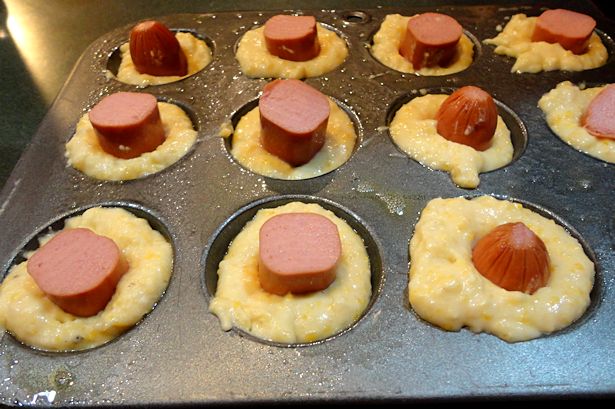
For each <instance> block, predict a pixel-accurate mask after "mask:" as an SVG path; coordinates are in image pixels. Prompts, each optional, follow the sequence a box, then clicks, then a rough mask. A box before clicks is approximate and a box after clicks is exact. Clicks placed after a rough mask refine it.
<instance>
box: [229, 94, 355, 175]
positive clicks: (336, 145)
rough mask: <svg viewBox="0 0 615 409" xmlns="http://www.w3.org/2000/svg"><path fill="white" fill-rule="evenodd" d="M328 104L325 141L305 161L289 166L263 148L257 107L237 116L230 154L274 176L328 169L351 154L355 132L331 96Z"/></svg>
mask: <svg viewBox="0 0 615 409" xmlns="http://www.w3.org/2000/svg"><path fill="white" fill-rule="evenodd" d="M329 107H330V109H331V113H330V115H329V122H328V123H327V136H326V137H325V144H324V146H323V147H322V148H321V149H320V151H318V153H317V154H316V155H315V156H314V157H313V158H312V160H310V161H309V162H308V163H306V164H305V165H302V166H297V167H292V166H291V165H289V164H288V163H287V162H285V161H284V160H282V159H280V158H278V157H277V156H275V155H273V154H271V153H269V152H268V151H267V150H265V148H263V146H262V144H261V138H260V133H261V122H260V116H259V110H258V107H256V108H254V109H253V110H251V111H250V112H248V113H247V114H245V115H244V116H243V117H242V118H241V119H240V120H239V123H238V124H237V128H236V129H235V133H234V134H233V139H232V145H233V146H232V149H231V154H232V155H233V157H234V158H235V159H236V160H237V161H238V162H239V163H240V164H241V165H243V166H245V167H246V168H248V169H250V170H252V171H253V172H256V173H258V174H260V175H263V176H267V177H271V178H275V179H287V180H298V179H308V178H312V177H315V176H319V175H322V174H325V173H328V172H331V171H332V170H334V169H337V168H338V167H340V166H341V165H343V164H344V163H345V162H346V161H347V160H348V158H350V155H351V154H352V151H353V149H354V145H355V143H356V139H357V135H356V133H355V131H354V126H353V124H352V121H351V120H350V118H349V117H348V114H346V112H344V110H342V109H341V108H340V107H339V106H337V104H336V103H335V102H334V101H332V100H329ZM221 134H222V133H221Z"/></svg>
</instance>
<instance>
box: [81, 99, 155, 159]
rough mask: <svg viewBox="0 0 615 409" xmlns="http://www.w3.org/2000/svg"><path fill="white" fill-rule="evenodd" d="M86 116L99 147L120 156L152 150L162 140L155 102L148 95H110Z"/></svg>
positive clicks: (130, 155)
mask: <svg viewBox="0 0 615 409" xmlns="http://www.w3.org/2000/svg"><path fill="white" fill-rule="evenodd" d="M89 119H90V122H91V123H92V126H93V127H94V131H95V132H96V136H97V137H98V142H99V144H100V146H101V148H102V149H103V150H104V151H105V152H107V153H109V154H111V155H113V156H116V157H118V158H121V159H131V158H136V157H138V156H140V155H142V154H143V153H145V152H151V151H154V150H156V148H157V147H158V146H159V145H160V144H162V143H163V142H164V139H165V135H164V127H163V125H162V121H161V119H160V111H159V110H158V101H157V100H156V97H155V96H153V95H151V94H146V93H140V92H117V93H115V94H111V95H109V96H107V97H105V98H103V99H102V100H101V101H100V102H99V103H98V104H96V106H94V108H92V110H91V111H90V113H89Z"/></svg>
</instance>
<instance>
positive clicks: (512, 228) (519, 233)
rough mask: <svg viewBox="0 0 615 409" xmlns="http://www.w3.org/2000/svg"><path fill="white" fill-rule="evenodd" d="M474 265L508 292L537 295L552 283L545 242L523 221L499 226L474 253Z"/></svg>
mask: <svg viewBox="0 0 615 409" xmlns="http://www.w3.org/2000/svg"><path fill="white" fill-rule="evenodd" d="M472 262H473V263H474V266H475V267H476V269H477V270H478V272H479V273H481V274H482V275H483V276H484V277H485V278H487V279H488V280H489V281H491V282H492V283H494V284H495V285H497V286H499V287H501V288H504V289H505V290H508V291H521V292H525V293H528V294H533V293H534V292H535V291H536V290H538V289H539V288H541V287H544V286H545V285H547V282H548V281H549V276H550V272H549V254H548V253H547V247H546V246H545V244H544V242H543V241H542V240H541V239H540V237H538V236H537V235H536V234H535V233H534V232H533V231H532V230H530V229H529V228H528V227H527V226H526V225H525V224H523V223H521V222H516V223H506V224H502V225H499V226H497V227H496V228H495V229H493V230H491V231H490V232H489V233H488V234H487V235H486V236H484V237H482V238H481V239H480V240H479V241H478V242H477V243H476V246H474V249H473V250H472Z"/></svg>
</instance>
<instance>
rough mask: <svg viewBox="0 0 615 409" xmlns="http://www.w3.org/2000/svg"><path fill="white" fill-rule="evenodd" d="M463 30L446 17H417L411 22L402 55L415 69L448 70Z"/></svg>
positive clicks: (439, 15)
mask: <svg viewBox="0 0 615 409" xmlns="http://www.w3.org/2000/svg"><path fill="white" fill-rule="evenodd" d="M462 31H463V29H462V27H461V24H459V23H458V22H457V20H455V19H454V18H452V17H450V16H447V15H446V14H440V13H423V14H418V15H416V16H414V17H411V18H410V20H408V26H407V28H406V33H405V35H404V38H403V40H402V42H401V45H400V48H399V53H400V54H401V55H403V56H404V57H405V58H406V59H407V60H408V61H410V63H412V66H413V67H414V69H415V70H420V69H421V68H423V67H433V66H441V67H445V66H447V65H448V64H449V63H450V62H451V60H452V59H453V57H454V56H455V53H456V49H457V43H458V42H459V39H460V38H461V34H462Z"/></svg>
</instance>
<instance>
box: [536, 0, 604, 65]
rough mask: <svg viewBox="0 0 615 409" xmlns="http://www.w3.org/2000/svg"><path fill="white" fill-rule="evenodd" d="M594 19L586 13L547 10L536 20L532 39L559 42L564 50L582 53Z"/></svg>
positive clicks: (592, 27) (587, 41) (594, 22)
mask: <svg viewBox="0 0 615 409" xmlns="http://www.w3.org/2000/svg"><path fill="white" fill-rule="evenodd" d="M594 28H596V20H594V19H593V18H591V17H590V16H588V15H585V14H581V13H577V12H575V11H570V10H565V9H554V10H547V11H545V12H544V13H542V14H541V15H540V16H539V17H538V20H537V21H536V26H535V28H534V32H533V33H532V41H545V42H547V43H559V44H560V45H561V46H562V47H564V48H565V49H566V50H570V51H572V52H573V53H575V54H583V53H584V52H585V51H586V50H587V44H588V43H589V38H590V37H591V35H592V33H593V31H594Z"/></svg>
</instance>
